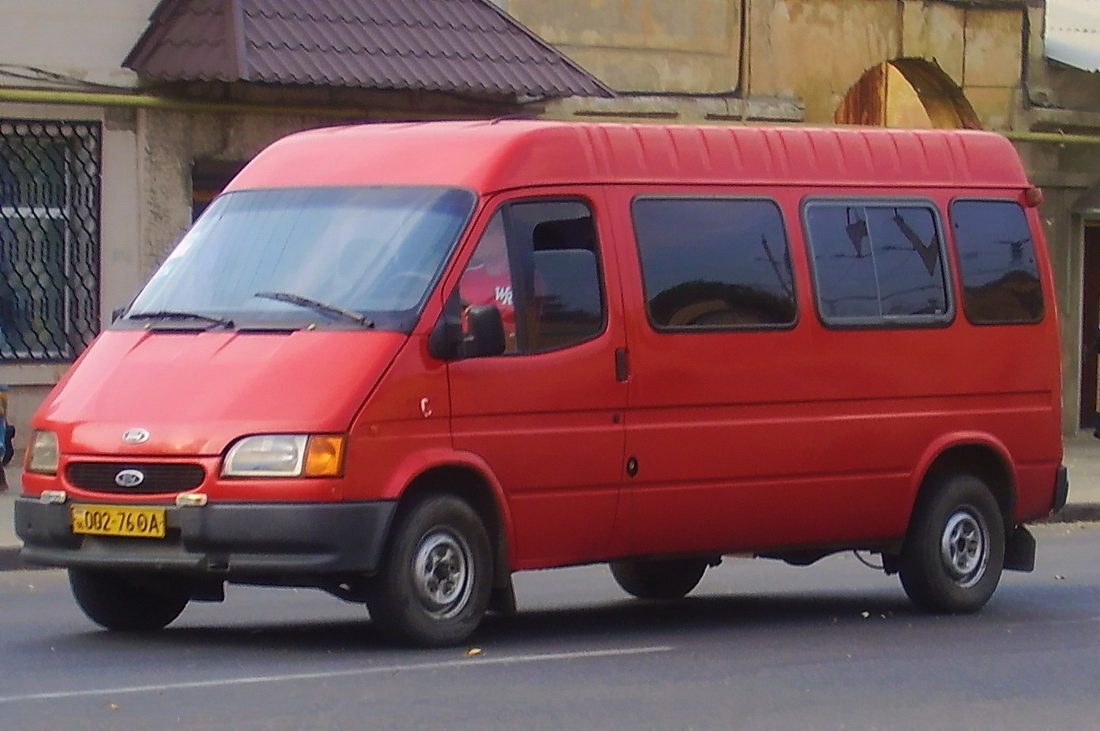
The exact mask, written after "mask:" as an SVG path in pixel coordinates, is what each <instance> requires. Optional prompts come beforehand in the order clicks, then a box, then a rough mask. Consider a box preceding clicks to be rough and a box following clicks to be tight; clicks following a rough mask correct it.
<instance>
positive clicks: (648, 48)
mask: <svg viewBox="0 0 1100 731" xmlns="http://www.w3.org/2000/svg"><path fill="white" fill-rule="evenodd" d="M497 4H498V5H500V6H501V7H502V8H504V9H505V10H506V11H507V12H509V13H511V14H512V15H513V16H514V17H516V18H517V19H518V20H519V21H520V22H522V23H523V24H525V25H526V26H528V27H529V28H530V29H531V30H532V31H534V32H535V33H537V34H539V35H541V36H542V37H543V38H545V39H546V40H548V41H550V42H551V43H553V44H555V45H556V46H558V47H559V48H560V49H561V50H562V51H563V52H564V53H565V54H566V55H568V56H569V57H570V58H573V59H574V60H576V61H577V62H578V63H580V64H581V65H582V66H584V67H585V68H586V69H588V70H589V71H591V72H593V73H594V74H596V75H597V76H598V77H600V78H601V79H602V80H603V81H605V82H606V83H608V84H609V85H610V86H611V87H612V88H614V89H616V90H618V91H620V92H629V93H631V94H632V95H633V94H634V93H639V92H640V93H642V94H665V95H668V94H673V95H675V94H727V93H729V92H731V91H734V90H738V91H739V92H740V95H741V96H742V97H745V98H786V99H797V100H798V101H799V102H800V103H801V104H802V105H803V106H804V108H805V115H804V117H805V121H807V122H810V123H828V122H831V121H832V119H833V114H834V112H835V110H836V108H837V107H838V106H839V104H840V102H841V100H842V99H843V98H844V95H845V94H846V93H847V92H848V90H849V89H850V88H851V87H852V86H853V85H854V84H856V83H857V82H858V81H859V80H860V78H861V77H862V76H863V75H864V73H866V72H867V71H868V70H870V69H872V68H874V67H876V66H878V65H879V64H882V63H884V62H886V61H890V60H893V59H897V58H907V57H908V58H922V59H925V60H927V61H930V62H932V63H934V64H936V65H938V66H939V67H940V68H941V69H942V70H943V71H944V73H945V74H947V76H949V77H950V78H951V79H952V80H953V81H954V82H955V84H957V85H958V86H960V87H962V89H963V90H964V92H965V93H966V96H967V97H968V98H969V99H970V100H971V103H972V105H973V107H974V110H975V112H977V114H978V116H979V118H980V119H981V121H982V123H983V126H985V127H986V128H991V129H1005V128H1009V127H1011V126H1013V125H1014V124H1015V123H1016V118H1017V116H1018V110H1019V107H1020V102H1021V94H1020V89H1021V78H1022V69H1023V67H1024V57H1023V53H1024V47H1025V46H1024V36H1025V35H1026V33H1027V32H1028V28H1029V27H1030V26H1029V25H1028V23H1027V22H1026V18H1027V13H1028V10H1027V4H1026V3H1024V2H1019V3H1006V2H998V3H981V2H975V3H972V4H966V5H964V4H961V3H947V2H930V1H927V0H678V1H677V2H668V1H667V0H664V1H662V0H555V2H552V3H551V2H546V0H498V3H497ZM695 101H696V100H686V99H685V100H683V101H682V105H683V106H685V107H688V106H691V105H692V104H694V103H695ZM620 104H621V106H622V107H623V109H624V110H627V111H629V113H630V114H633V115H640V114H641V113H642V112H641V111H640V110H639V109H638V108H637V107H638V106H639V103H638V101H637V99H636V98H629V99H626V100H622V101H621V102H620ZM574 106H576V107H577V108H584V105H583V103H582V104H576V105H574ZM604 106H608V105H606V104H605V105H604ZM612 106H613V105H612ZM689 116H690V115H689ZM696 116H698V115H696Z"/></svg>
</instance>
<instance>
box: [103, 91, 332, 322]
mask: <svg viewBox="0 0 1100 731" xmlns="http://www.w3.org/2000/svg"><path fill="white" fill-rule="evenodd" d="M136 114H137V119H138V126H139V128H140V130H141V135H140V140H141V142H140V145H141V150H140V156H139V164H138V172H137V188H136V189H137V191H139V195H140V201H139V206H138V208H139V209H140V211H141V217H140V236H139V240H140V242H141V244H140V248H139V252H140V253H139V256H138V260H139V266H140V270H141V274H142V281H144V279H147V278H148V277H149V276H150V275H151V274H152V273H153V271H155V269H156V268H157V266H159V264H160V263H161V262H162V261H163V260H164V258H165V257H166V256H167V255H168V253H169V252H170V251H171V250H172V248H173V247H174V246H175V244H176V243H177V242H178V241H179V239H180V237H181V236H182V235H183V233H184V232H185V231H186V229H187V227H188V226H189V225H190V224H191V166H192V163H193V162H194V161H195V160H202V159H205V160H222V161H231V162H236V161H245V160H248V159H250V158H252V157H253V156H254V155H255V154H256V153H257V152H259V151H260V150H261V149H263V148H264V147H265V146H266V145H268V144H270V143H271V142H273V141H275V140H276V139H278V138H280V137H283V136H285V135H287V134H290V133H291V132H295V131H298V130H302V129H307V128H310V127H318V126H323V125H326V124H333V123H334V121H333V120H326V119H324V118H322V117H306V116H293V115H287V116H280V117H275V116H269V115H262V114H195V113H189V112H173V111H160V110H150V109H142V110H137V112H136ZM136 293H137V292H136V289H135V290H134V291H131V292H129V293H126V294H125V295H124V301H123V302H122V304H125V303H126V302H129V300H130V299H131V298H132V297H133V296H134V295H135V294H136Z"/></svg>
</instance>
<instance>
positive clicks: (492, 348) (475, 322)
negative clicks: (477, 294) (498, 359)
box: [462, 305, 506, 358]
mask: <svg viewBox="0 0 1100 731" xmlns="http://www.w3.org/2000/svg"><path fill="white" fill-rule="evenodd" d="M466 329H467V332H466V337H465V339H464V340H463V341H462V355H463V356H465V357H467V358H482V357H485V356H488V355H500V354H501V353H503V352H504V348H505V343H506V340H505V337H504V319H503V318H502V317H501V316H500V310H498V309H497V308H496V307H493V306H492V305H475V306H473V307H470V308H468V309H467V310H466Z"/></svg>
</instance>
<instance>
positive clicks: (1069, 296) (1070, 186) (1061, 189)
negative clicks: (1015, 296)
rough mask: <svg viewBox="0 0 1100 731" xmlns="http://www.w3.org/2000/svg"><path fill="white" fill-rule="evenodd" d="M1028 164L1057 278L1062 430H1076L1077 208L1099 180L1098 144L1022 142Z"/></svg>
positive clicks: (1078, 333)
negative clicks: (1039, 190)
mask: <svg viewBox="0 0 1100 731" xmlns="http://www.w3.org/2000/svg"><path fill="white" fill-rule="evenodd" d="M1016 147H1017V149H1018V150H1019V151H1020V154H1021V157H1022V159H1023V161H1024V166H1025V167H1026V168H1027V169H1028V174H1029V176H1030V177H1031V180H1032V182H1033V183H1035V184H1036V185H1038V186H1040V187H1041V188H1042V189H1043V195H1044V202H1043V204H1042V206H1041V207H1040V209H1039V210H1040V213H1041V215H1042V218H1043V223H1044V226H1045V233H1046V238H1047V246H1048V247H1049V249H1050V257H1051V263H1052V266H1053V269H1054V275H1055V290H1056V291H1055V296H1056V298H1057V302H1058V309H1059V318H1060V321H1061V324H1062V361H1063V363H1064V369H1063V384H1062V393H1063V399H1062V403H1063V407H1064V414H1063V426H1064V428H1065V431H1066V433H1072V432H1074V431H1076V429H1077V415H1078V404H1079V403H1080V396H1081V394H1080V380H1081V370H1080V368H1081V352H1082V351H1081V348H1082V347H1083V346H1084V345H1091V343H1087V344H1085V343H1083V342H1082V336H1081V308H1082V301H1081V288H1082V267H1083V264H1084V256H1083V249H1082V226H1083V221H1082V219H1081V217H1080V216H1078V215H1075V214H1074V213H1073V210H1072V209H1073V205H1074V204H1075V203H1076V202H1077V201H1078V200H1079V199H1080V198H1081V196H1082V195H1084V193H1085V192H1086V191H1087V190H1088V189H1089V188H1090V187H1091V186H1093V185H1096V184H1097V183H1098V182H1100V172H1098V171H1100V144H1063V145H1054V144H1049V143H1038V142H1030V143H1029V142H1018V143H1016Z"/></svg>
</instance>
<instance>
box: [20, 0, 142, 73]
mask: <svg viewBox="0 0 1100 731" xmlns="http://www.w3.org/2000/svg"><path fill="white" fill-rule="evenodd" d="M156 5H157V0H94V1H92V0H82V1H81V2H73V0H0V18H2V19H3V21H2V22H0V71H3V70H7V71H9V72H10V71H15V72H20V71H21V72H23V74H24V75H26V73H27V69H26V68H24V67H26V66H35V67H37V68H40V69H46V70H48V71H50V72H53V73H56V74H62V75H64V76H67V77H71V78H72V79H75V80H79V81H86V82H94V83H98V84H108V85H112V86H133V85H136V83H137V77H136V76H135V75H134V74H133V72H131V71H129V70H127V69H124V68H122V67H121V65H120V64H121V63H122V59H123V58H125V57H126V54H127V53H129V51H130V49H131V48H132V47H133V45H134V43H135V42H136V41H137V39H138V37H139V36H140V35H141V32H142V31H143V30H145V27H146V26H147V25H148V24H149V14H150V13H152V11H153V8H155V7H156ZM0 85H11V86H15V85H18V86H43V85H46V84H45V83H44V82H43V81H41V80H39V81H34V80H31V79H26V78H14V77H11V76H8V77H5V76H4V74H2V73H0Z"/></svg>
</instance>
